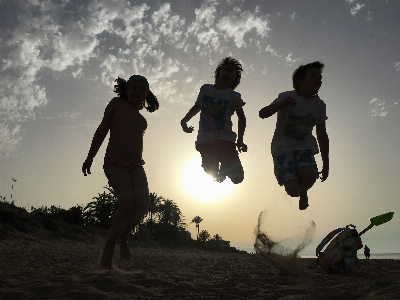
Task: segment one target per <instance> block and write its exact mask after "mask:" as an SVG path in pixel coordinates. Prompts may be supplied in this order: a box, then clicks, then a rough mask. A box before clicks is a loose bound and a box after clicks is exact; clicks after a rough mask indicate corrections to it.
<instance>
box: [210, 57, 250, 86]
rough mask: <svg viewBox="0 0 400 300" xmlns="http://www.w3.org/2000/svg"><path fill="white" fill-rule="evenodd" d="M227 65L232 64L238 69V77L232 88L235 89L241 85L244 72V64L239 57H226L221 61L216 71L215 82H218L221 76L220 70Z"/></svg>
mask: <svg viewBox="0 0 400 300" xmlns="http://www.w3.org/2000/svg"><path fill="white" fill-rule="evenodd" d="M225 65H232V66H234V67H235V69H236V78H235V81H234V82H233V84H232V86H231V89H232V90H234V89H235V88H236V87H237V86H238V85H239V83H240V79H241V78H242V72H243V67H242V64H241V63H240V62H239V61H238V60H237V59H234V58H232V57H225V58H224V59H223V60H221V61H220V62H219V64H218V66H217V68H216V69H215V71H214V77H215V82H217V79H218V78H219V72H220V71H221V69H222V67H223V66H225Z"/></svg>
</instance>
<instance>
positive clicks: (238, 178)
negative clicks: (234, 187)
mask: <svg viewBox="0 0 400 300" xmlns="http://www.w3.org/2000/svg"><path fill="white" fill-rule="evenodd" d="M218 157H219V160H220V161H221V168H220V171H219V173H220V176H221V177H223V178H225V177H226V176H228V177H229V178H230V180H231V181H232V182H233V183H234V184H239V183H241V182H242V181H243V179H244V170H243V166H242V163H241V162H240V159H239V153H238V152H237V150H236V144H235V143H233V142H228V141H218Z"/></svg>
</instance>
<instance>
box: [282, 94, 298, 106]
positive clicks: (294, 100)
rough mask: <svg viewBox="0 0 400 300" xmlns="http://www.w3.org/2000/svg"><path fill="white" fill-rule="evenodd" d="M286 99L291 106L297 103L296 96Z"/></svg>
mask: <svg viewBox="0 0 400 300" xmlns="http://www.w3.org/2000/svg"><path fill="white" fill-rule="evenodd" d="M284 101H285V103H286V104H287V106H290V107H295V106H296V105H297V101H296V99H294V98H292V97H290V96H289V97H287V98H286V99H285V100H284Z"/></svg>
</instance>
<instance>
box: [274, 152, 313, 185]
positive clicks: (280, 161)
mask: <svg viewBox="0 0 400 300" xmlns="http://www.w3.org/2000/svg"><path fill="white" fill-rule="evenodd" d="M273 159H274V173H275V177H276V179H277V180H278V183H279V185H283V184H284V183H285V182H286V181H289V180H294V179H299V173H298V171H299V170H300V169H301V168H303V167H313V168H315V169H316V170H317V177H318V167H317V163H316V162H315V158H314V154H313V152H312V151H311V150H295V151H292V152H289V153H286V154H283V155H280V156H274V157H273Z"/></svg>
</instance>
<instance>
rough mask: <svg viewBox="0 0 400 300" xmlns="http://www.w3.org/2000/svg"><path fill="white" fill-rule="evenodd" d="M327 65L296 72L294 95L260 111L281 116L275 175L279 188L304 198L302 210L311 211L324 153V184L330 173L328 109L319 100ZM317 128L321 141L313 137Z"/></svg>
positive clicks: (262, 115)
mask: <svg viewBox="0 0 400 300" xmlns="http://www.w3.org/2000/svg"><path fill="white" fill-rule="evenodd" d="M323 68H324V64H322V63H321V62H319V61H316V62H313V63H310V64H307V65H301V66H300V67H299V68H297V70H295V71H294V72H293V76H292V81H293V87H294V89H295V90H294V91H289V92H284V93H281V94H279V96H278V98H277V99H275V100H274V101H273V102H272V103H271V104H270V105H269V106H266V107H264V108H263V109H261V110H260V113H259V115H260V118H262V119H264V118H268V117H270V116H272V115H273V114H275V113H278V118H277V123H276V129H275V133H274V137H273V139H272V143H271V152H272V156H273V159H274V172H275V176H276V178H277V180H278V183H279V185H281V186H282V185H284V186H285V190H286V192H287V193H288V195H289V196H291V197H298V196H300V201H299V209H301V210H304V209H306V208H307V207H308V196H307V191H308V190H309V189H310V188H311V187H312V186H313V185H314V183H315V181H316V179H317V178H318V169H317V164H316V162H315V159H314V155H315V154H317V153H318V152H319V149H318V145H319V148H320V150H321V156H322V163H323V166H322V172H321V177H320V178H321V181H325V180H326V179H327V177H328V172H329V157H328V153H329V139H328V134H327V133H326V127H325V120H326V119H327V117H326V106H325V103H324V102H323V101H322V100H321V99H320V98H319V97H318V91H319V89H320V87H321V84H322V75H321V74H322V71H323ZM314 126H316V133H317V140H318V144H317V141H316V140H315V137H314V136H313V135H312V130H313V128H314Z"/></svg>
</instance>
